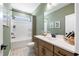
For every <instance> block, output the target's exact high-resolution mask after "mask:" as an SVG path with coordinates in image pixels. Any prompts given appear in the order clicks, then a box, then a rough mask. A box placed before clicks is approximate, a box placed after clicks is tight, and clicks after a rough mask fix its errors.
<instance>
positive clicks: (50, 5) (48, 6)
mask: <svg viewBox="0 0 79 59" xmlns="http://www.w3.org/2000/svg"><path fill="white" fill-rule="evenodd" d="M57 5H58V3H48V4H47V10H48V9H51V7H55V6H57Z"/></svg>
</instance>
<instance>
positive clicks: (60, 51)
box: [54, 46, 74, 56]
mask: <svg viewBox="0 0 79 59" xmlns="http://www.w3.org/2000/svg"><path fill="white" fill-rule="evenodd" d="M54 55H55V56H73V55H74V53H71V52H69V51H66V50H64V49H62V48H59V47H57V46H54Z"/></svg>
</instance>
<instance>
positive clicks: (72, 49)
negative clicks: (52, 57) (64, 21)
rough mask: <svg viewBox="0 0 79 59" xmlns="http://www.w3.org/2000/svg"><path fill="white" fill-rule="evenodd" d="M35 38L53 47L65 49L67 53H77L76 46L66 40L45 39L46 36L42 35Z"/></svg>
mask: <svg viewBox="0 0 79 59" xmlns="http://www.w3.org/2000/svg"><path fill="white" fill-rule="evenodd" d="M35 37H37V38H39V39H41V40H43V41H46V42H48V43H50V44H52V45H56V46H58V47H60V48H62V49H65V50H67V51H70V52H72V53H75V52H76V51H75V46H74V45H71V44H69V43H67V42H66V41H65V40H64V39H60V38H53V37H45V36H42V35H36V36H35Z"/></svg>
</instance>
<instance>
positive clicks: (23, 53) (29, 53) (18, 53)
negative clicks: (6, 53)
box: [11, 47, 34, 56]
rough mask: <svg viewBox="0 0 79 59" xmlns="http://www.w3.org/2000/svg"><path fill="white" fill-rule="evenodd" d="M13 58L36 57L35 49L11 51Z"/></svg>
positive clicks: (26, 48)
mask: <svg viewBox="0 0 79 59" xmlns="http://www.w3.org/2000/svg"><path fill="white" fill-rule="evenodd" d="M11 56H34V54H33V47H22V48H14V49H11Z"/></svg>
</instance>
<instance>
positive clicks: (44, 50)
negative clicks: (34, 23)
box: [33, 37, 75, 56]
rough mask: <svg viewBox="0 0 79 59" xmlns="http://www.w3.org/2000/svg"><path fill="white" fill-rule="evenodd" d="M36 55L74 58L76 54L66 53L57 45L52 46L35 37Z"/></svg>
mask: <svg viewBox="0 0 79 59" xmlns="http://www.w3.org/2000/svg"><path fill="white" fill-rule="evenodd" d="M33 41H34V42H35V46H34V53H35V55H37V56H74V55H75V53H71V52H69V51H66V50H64V49H62V48H60V47H58V46H56V45H53V44H50V43H48V42H46V41H43V40H41V39H39V38H36V37H34V39H33Z"/></svg>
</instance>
